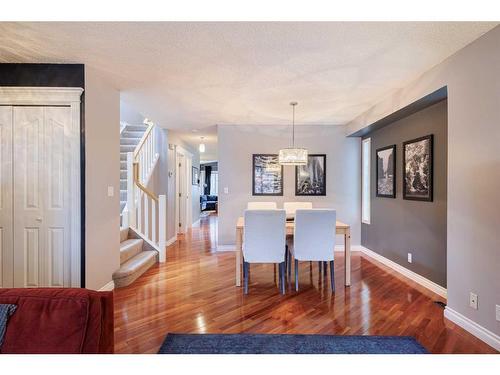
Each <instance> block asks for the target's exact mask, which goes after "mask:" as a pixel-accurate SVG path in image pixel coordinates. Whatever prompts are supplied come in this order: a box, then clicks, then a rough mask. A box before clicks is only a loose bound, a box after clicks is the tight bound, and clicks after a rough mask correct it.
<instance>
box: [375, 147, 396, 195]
mask: <svg viewBox="0 0 500 375" xmlns="http://www.w3.org/2000/svg"><path fill="white" fill-rule="evenodd" d="M387 150H391V151H392V154H391V155H392V160H391V159H389V160H388V162H387V176H386V177H385V178H386V179H387V180H389V181H388V184H386V185H389V186H390V187H391V189H392V192H391V191H390V190H391V189H387V186H385V189H383V188H382V187H381V183H380V180H382V178H381V176H380V172H381V168H382V172H383V169H384V166H383V161H382V158H381V157H380V156H379V154H380V153H382V152H384V151H387ZM389 157H390V155H389ZM380 163H382V165H380ZM391 169H392V176H391V178H392V181H390V178H389V176H390V172H391ZM375 190H376V193H375V195H376V196H377V197H379V198H396V145H390V146H386V147H381V148H378V149H377V150H376V151H375ZM383 190H385V191H383ZM388 190H389V191H388Z"/></svg>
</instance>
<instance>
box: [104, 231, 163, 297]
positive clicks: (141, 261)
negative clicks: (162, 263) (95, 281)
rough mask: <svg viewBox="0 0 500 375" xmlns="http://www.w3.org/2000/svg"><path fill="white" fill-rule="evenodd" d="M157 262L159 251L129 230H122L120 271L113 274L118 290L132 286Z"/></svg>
mask: <svg viewBox="0 0 500 375" xmlns="http://www.w3.org/2000/svg"><path fill="white" fill-rule="evenodd" d="M156 262H158V251H156V250H154V249H150V247H149V246H148V244H147V243H145V242H144V240H143V239H142V238H140V236H138V235H137V234H136V233H134V232H133V231H132V230H130V229H129V228H122V229H120V269H119V270H118V271H116V272H115V273H113V281H114V283H115V287H116V288H121V287H124V286H127V285H130V284H131V283H133V282H134V281H135V280H136V279H137V278H138V277H139V276H141V275H142V274H143V273H144V272H146V271H147V270H148V269H149V268H150V267H151V266H153V265H154V264H155V263H156Z"/></svg>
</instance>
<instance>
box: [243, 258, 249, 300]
mask: <svg viewBox="0 0 500 375" xmlns="http://www.w3.org/2000/svg"><path fill="white" fill-rule="evenodd" d="M249 270H250V263H248V262H245V261H243V285H244V293H245V294H248V271H249Z"/></svg>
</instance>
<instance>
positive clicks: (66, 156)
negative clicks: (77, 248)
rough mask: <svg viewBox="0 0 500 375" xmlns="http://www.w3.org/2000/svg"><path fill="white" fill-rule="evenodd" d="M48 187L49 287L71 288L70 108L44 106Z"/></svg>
mask: <svg viewBox="0 0 500 375" xmlns="http://www.w3.org/2000/svg"><path fill="white" fill-rule="evenodd" d="M44 122H45V133H44V139H45V142H44V144H45V168H44V170H43V172H44V180H45V181H46V183H45V188H44V189H42V191H43V192H44V196H43V201H44V202H46V205H45V210H44V211H45V212H44V225H45V230H46V238H47V243H46V247H47V257H46V259H47V262H46V265H45V267H46V269H45V270H46V273H45V275H46V278H45V283H46V285H47V286H52V287H62V286H70V285H71V274H70V269H71V263H70V261H71V251H70V250H71V248H70V247H71V242H70V241H71V233H70V230H71V225H70V224H71V220H72V218H71V216H70V215H69V212H70V211H71V202H70V196H71V195H70V192H71V184H70V173H69V171H70V168H71V143H70V138H69V137H68V136H67V134H70V133H69V132H70V126H71V110H70V108H69V107H45V114H44Z"/></svg>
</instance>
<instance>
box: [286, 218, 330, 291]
mask: <svg viewBox="0 0 500 375" xmlns="http://www.w3.org/2000/svg"><path fill="white" fill-rule="evenodd" d="M336 221H337V213H336V211H335V210H329V209H312V210H301V209H298V210H297V211H296V212H295V231H294V238H293V248H294V249H293V256H294V259H295V290H296V291H298V290H299V261H318V262H319V264H320V269H319V272H320V275H321V263H322V262H329V263H330V283H331V288H332V293H333V292H334V291H335V279H334V271H333V262H334V248H335V225H336ZM325 272H326V265H325Z"/></svg>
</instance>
